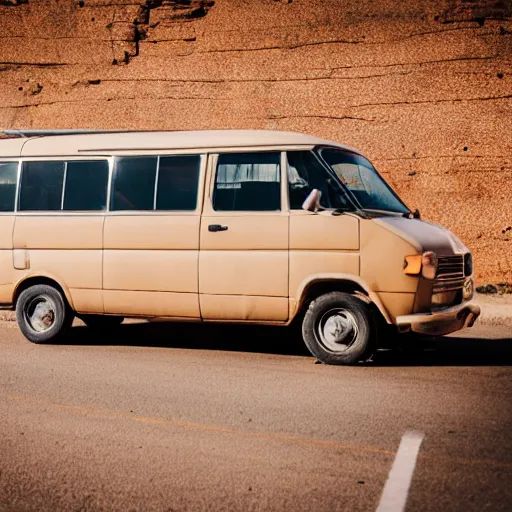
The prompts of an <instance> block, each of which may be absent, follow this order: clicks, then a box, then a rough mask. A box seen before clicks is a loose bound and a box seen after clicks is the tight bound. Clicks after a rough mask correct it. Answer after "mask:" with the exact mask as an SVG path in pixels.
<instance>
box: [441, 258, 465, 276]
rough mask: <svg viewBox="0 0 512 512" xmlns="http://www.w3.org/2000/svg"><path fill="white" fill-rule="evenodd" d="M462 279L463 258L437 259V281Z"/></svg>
mask: <svg viewBox="0 0 512 512" xmlns="http://www.w3.org/2000/svg"><path fill="white" fill-rule="evenodd" d="M463 278H464V256H462V255H461V256H441V257H440V258H439V259H438V268H437V274H436V280H437V281H452V280H454V279H463Z"/></svg>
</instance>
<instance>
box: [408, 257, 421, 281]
mask: <svg viewBox="0 0 512 512" xmlns="http://www.w3.org/2000/svg"><path fill="white" fill-rule="evenodd" d="M421 259H422V256H421V254H414V255H412V256H406V257H405V259H404V273H405V274H407V275H409V276H417V275H418V274H419V273H420V272H421Z"/></svg>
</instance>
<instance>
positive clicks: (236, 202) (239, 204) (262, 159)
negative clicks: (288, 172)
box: [213, 152, 281, 211]
mask: <svg viewBox="0 0 512 512" xmlns="http://www.w3.org/2000/svg"><path fill="white" fill-rule="evenodd" d="M280 159H281V154H280V153H278V152H274V153H226V154H221V155H219V159H218V163H217V173H216V177H215V188H214V191H213V208H214V210H216V211H276V210H280V209H281V187H280V181H281V180H280Z"/></svg>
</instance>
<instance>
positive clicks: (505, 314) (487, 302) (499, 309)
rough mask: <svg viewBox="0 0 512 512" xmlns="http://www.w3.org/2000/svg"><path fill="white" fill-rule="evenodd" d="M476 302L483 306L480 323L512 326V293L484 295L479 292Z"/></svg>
mask: <svg viewBox="0 0 512 512" xmlns="http://www.w3.org/2000/svg"><path fill="white" fill-rule="evenodd" d="M475 302H476V303H477V304H478V305H479V306H480V307H481V308H482V313H481V315H480V318H479V319H478V322H479V323H481V324H486V325H509V326H511V327H512V294H504V295H482V294H479V293H478V294H477V295H476V297H475Z"/></svg>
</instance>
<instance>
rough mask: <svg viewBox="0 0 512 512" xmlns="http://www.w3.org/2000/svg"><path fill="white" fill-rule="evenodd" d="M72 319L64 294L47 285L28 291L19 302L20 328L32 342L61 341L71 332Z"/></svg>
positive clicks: (17, 317) (36, 286) (17, 304)
mask: <svg viewBox="0 0 512 512" xmlns="http://www.w3.org/2000/svg"><path fill="white" fill-rule="evenodd" d="M73 316H74V314H73V312H72V311H71V309H70V307H69V306H68V304H67V302H66V299H65V297H64V296H63V294H62V293H61V292H60V291H59V290H57V289H56V288H54V287H53V286H49V285H46V284H36V285H34V286H31V287H30V288H27V289H26V290H24V291H22V292H21V294H20V296H19V297H18V300H17V302H16V320H17V321H18V326H19V328H20V330H21V332H22V333H23V335H24V336H25V338H27V339H28V340H29V341H31V342H32V343H49V342H56V341H58V340H59V339H61V338H62V337H64V336H65V334H66V333H67V332H68V330H69V328H70V327H71V324H72V322H73Z"/></svg>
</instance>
